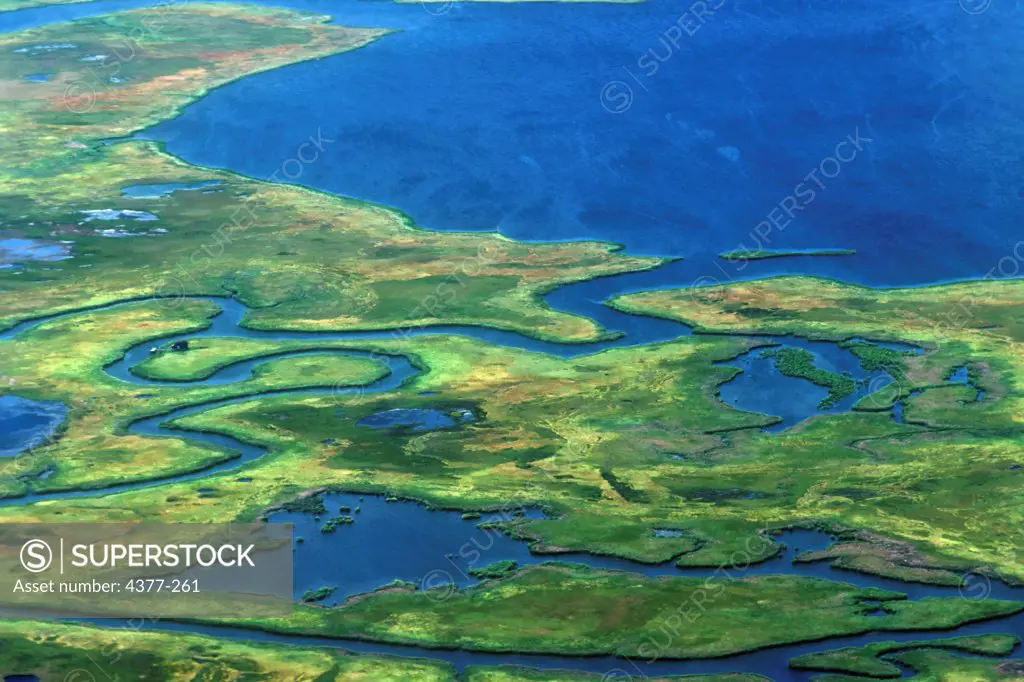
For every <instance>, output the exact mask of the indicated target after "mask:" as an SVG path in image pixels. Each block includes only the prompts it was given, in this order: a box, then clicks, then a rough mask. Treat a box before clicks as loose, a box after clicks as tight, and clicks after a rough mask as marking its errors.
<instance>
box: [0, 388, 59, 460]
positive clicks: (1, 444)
mask: <svg viewBox="0 0 1024 682" xmlns="http://www.w3.org/2000/svg"><path fill="white" fill-rule="evenodd" d="M67 412H68V410H67V407H65V406H64V404H63V403H58V402H43V401H37V400H29V399H28V398H20V397H18V396H13V395H5V396H0V457H14V456H16V455H18V454H20V453H22V452H24V451H25V450H30V449H32V448H34V447H36V446H38V445H41V444H43V443H45V442H46V441H47V440H48V439H49V438H50V437H51V436H52V435H53V433H54V431H55V430H56V429H57V427H58V426H60V424H61V423H62V422H63V421H64V419H65V418H66V417H67Z"/></svg>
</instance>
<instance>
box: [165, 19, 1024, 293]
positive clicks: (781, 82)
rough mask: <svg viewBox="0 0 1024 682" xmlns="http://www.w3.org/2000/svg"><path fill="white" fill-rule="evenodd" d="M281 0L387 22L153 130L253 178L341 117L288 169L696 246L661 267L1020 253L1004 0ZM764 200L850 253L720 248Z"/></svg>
mask: <svg viewBox="0 0 1024 682" xmlns="http://www.w3.org/2000/svg"><path fill="white" fill-rule="evenodd" d="M281 4H286V5H288V6H294V7H305V8H311V9H315V10H317V11H321V12H325V13H330V14H333V15H334V16H335V17H336V18H337V21H339V22H341V23H350V24H353V25H361V26H387V27H394V28H400V29H401V32H400V33H396V34H393V35H390V36H388V37H386V38H384V39H382V40H380V41H379V42H377V43H376V44H374V45H371V46H369V47H367V48H364V49H361V50H357V51H355V52H352V53H348V54H343V55H338V56H335V57H331V58H328V59H324V60H319V61H314V62H310V63H306V64H299V65H295V66H292V67H288V68H284V69H278V70H275V71H270V72H267V73H262V74H258V75H254V76H251V77H248V78H245V79H243V80H241V81H238V82H236V83H233V84H231V85H228V86H226V87H224V88H220V89H218V90H215V91H214V92H212V93H210V94H209V95H207V96H206V97H204V98H203V99H201V100H200V101H198V102H197V103H195V104H193V105H192V106H190V107H188V108H186V109H185V111H184V113H183V115H182V116H180V117H178V118H176V119H174V120H173V121H169V122H166V123H163V124H161V125H159V126H157V127H155V128H153V129H151V130H149V131H147V132H146V133H145V135H146V136H147V137H152V138H155V139H159V140H163V141H166V142H167V143H168V148H169V150H170V151H171V152H173V153H174V154H176V155H179V156H181V157H183V158H185V159H186V160H188V161H192V162H196V163H199V164H203V165H212V166H219V167H226V168H231V169H233V170H237V171H240V172H242V173H246V174H249V175H252V176H255V177H260V178H266V177H268V176H271V175H272V174H273V173H274V172H275V171H280V170H281V168H282V163H283V162H284V161H285V160H287V159H290V158H292V157H294V156H295V153H296V149H297V147H298V145H299V144H301V143H302V142H304V141H306V140H307V139H308V138H309V136H311V135H312V136H314V137H316V136H317V135H318V134H319V135H322V137H324V138H327V139H330V140H333V142H330V143H324V152H323V153H322V154H321V155H320V158H319V159H318V160H317V161H316V162H314V163H311V164H307V165H305V166H303V167H302V169H301V170H300V171H299V172H298V174H297V176H295V177H294V178H293V181H294V182H297V183H301V184H306V185H311V186H314V187H318V188H321V189H325V190H328V191H331V192H335V193H338V194H343V195H348V196H355V197H361V198H366V199H371V200H374V201H378V202H381V203H384V204H388V205H391V206H396V207H398V208H401V209H403V210H404V211H406V212H408V213H410V214H412V215H413V216H414V217H415V218H416V219H417V220H418V221H419V222H420V223H421V224H422V225H424V226H427V227H430V228H435V229H458V230H493V229H498V230H500V231H501V232H502V233H504V234H507V235H509V236H513V237H516V238H520V239H533V240H551V239H575V238H584V237H585V238H597V239H607V240H612V241H616V242H622V243H625V244H626V245H627V246H628V247H629V249H630V250H631V251H633V252H636V253H648V254H663V255H682V256H687V257H690V258H691V260H690V261H689V262H688V263H687V265H686V266H684V267H683V268H681V269H680V268H670V269H666V270H665V271H664V272H662V273H659V274H658V276H657V277H656V279H657V280H658V283H659V284H662V285H664V284H670V283H675V284H690V283H692V282H693V279H694V277H695V275H696V276H701V275H710V276H716V277H719V278H722V279H724V278H725V276H728V277H740V276H749V275H753V274H755V273H761V272H777V271H801V272H804V271H806V272H817V273H822V274H831V275H835V276H838V277H841V278H843V279H848V280H854V281H860V282H868V283H872V284H909V283H921V282H930V281H936V280H942V279H948V278H958V277H959V278H964V277H982V276H984V275H985V274H986V273H988V272H989V271H990V270H991V269H992V268H994V267H997V265H998V264H999V263H1000V259H1001V258H1003V257H1004V256H1009V257H1010V260H1009V261H1003V263H1002V271H1001V272H1002V274H1003V275H1014V274H1016V270H1017V267H1018V265H1019V263H1018V257H1015V256H1014V254H1013V247H1014V244H1015V243H1016V241H1017V232H1018V230H1017V226H1018V221H1017V217H1018V216H1019V215H1020V214H1021V209H1022V208H1024V206H1022V202H1024V189H1022V186H1021V183H1020V181H1019V173H1018V170H1019V164H1020V160H1021V149H1022V141H1024V128H1022V127H1021V126H1020V121H1021V118H1022V116H1024V98H1022V97H1020V92H1021V87H1022V83H1024V72H1021V70H1020V69H1019V64H1020V63H1021V57H1022V50H1024V45H1022V44H1021V42H1020V40H1019V35H1020V32H1021V29H1022V28H1024V10H1022V8H1021V7H1020V6H1019V3H1016V2H1011V1H1009V0H1008V1H1006V2H994V3H992V5H991V7H989V8H988V10H987V11H985V12H983V13H980V14H969V13H967V12H965V11H963V10H962V9H961V7H960V5H959V4H958V3H957V2H955V1H954V0H949V1H944V2H934V1H933V0H928V1H922V0H911V1H909V2H901V3H890V2H882V1H881V0H858V1H856V2H854V1H852V0H847V1H844V0H833V1H830V2H817V1H805V2H796V3H762V2H757V1H751V0H724V2H722V6H721V8H720V9H719V10H718V11H717V12H715V13H714V15H713V16H709V17H706V18H705V22H704V23H703V25H698V28H697V29H696V30H695V29H694V27H693V22H692V20H691V19H688V18H685V17H684V19H683V25H684V26H686V27H687V28H688V29H689V30H690V31H692V32H693V35H687V33H686V32H684V33H683V34H682V37H681V39H680V38H679V37H678V36H676V33H677V32H678V29H672V28H671V27H673V26H677V25H678V24H677V20H679V19H680V16H681V15H682V14H683V13H684V12H685V10H686V8H687V7H688V4H689V3H684V2H664V1H660V0H655V1H653V2H647V3H643V4H631V5H605V4H594V5H579V4H574V3H572V4H559V3H525V4H507V3H498V4H490V5H488V4H483V5H481V4H474V3H465V4H457V5H454V6H450V7H446V6H432V7H431V8H430V9H431V10H433V11H439V12H443V11H444V10H446V9H447V10H448V11H446V12H444V13H442V14H439V15H435V14H431V13H430V12H428V11H426V10H425V9H424V8H423V7H421V6H420V5H417V4H413V5H408V6H400V5H392V4H389V3H357V2H343V3H336V2H326V0H315V1H314V0H293V1H291V2H283V3H281ZM710 4H712V5H713V4H714V3H710ZM673 37H674V40H675V42H677V43H678V46H676V45H674V44H673V43H672V39H673ZM659 60H664V61H659ZM655 66H656V67H657V69H656V70H655V69H654V67H655ZM648 74H649V75H648ZM624 98H625V99H624ZM630 98H631V99H630ZM626 104H628V107H627V106H625V105H626ZM609 109H611V110H612V111H609ZM614 111H618V113H613V112H614ZM851 138H852V139H853V140H854V141H855V142H856V144H850V143H849V141H850V139H851ZM254 139H258V140H260V143H259V144H258V145H254V144H251V141H252V140H254ZM844 140H847V144H845V145H844V146H843V147H842V148H840V149H839V150H838V151H837V145H838V144H839V143H841V142H843V141H844ZM858 140H859V141H858ZM865 140H870V142H868V141H865ZM858 148H859V150H858ZM837 155H838V156H839V157H841V158H843V159H849V160H848V161H825V162H824V163H823V160H824V159H829V158H833V159H835V158H836V157H837ZM851 157H853V158H851ZM289 168H291V169H292V170H291V171H290V172H291V173H292V174H293V175H294V174H295V170H294V169H295V166H294V165H292V166H289ZM815 169H819V170H818V171H816V173H815V175H814V176H812V177H811V178H810V179H808V175H809V174H810V173H811V172H812V171H814V170H815ZM828 176H832V177H828ZM278 177H284V175H283V174H281V173H280V172H279V173H278ZM798 186H799V187H798ZM810 190H813V192H814V196H813V198H810V195H809V194H808V193H807V192H808V191H810ZM788 196H792V197H794V200H795V201H798V202H799V204H800V207H799V208H798V209H794V208H793V204H792V203H789V204H786V206H788V207H789V212H790V213H792V215H793V217H792V219H790V218H789V216H788V215H787V214H786V213H785V212H784V211H782V210H781V209H778V206H779V205H780V203H782V202H784V200H785V199H786V197H788ZM773 219H774V221H775V224H774V225H772V224H771V222H772V220H773ZM763 221H767V222H763ZM759 223H763V224H762V226H761V228H759V229H760V231H761V232H762V233H763V234H767V237H766V238H761V239H760V241H761V245H762V246H765V247H768V248H816V247H843V248H854V249H856V250H857V255H855V256H850V257H843V258H821V257H817V258H816V257H802V258H798V259H793V260H789V259H784V260H785V261H786V262H783V263H779V262H772V263H749V264H747V265H746V266H743V265H740V264H733V265H730V264H724V265H723V263H722V262H719V261H716V260H715V259H714V258H713V255H714V254H715V253H717V252H719V251H723V250H727V249H732V248H735V247H737V246H740V245H743V246H746V247H747V248H753V247H756V246H757V242H756V241H755V240H754V239H752V238H751V237H750V236H749V235H750V233H751V231H752V230H754V229H755V227H756V226H758V224H759ZM1018 253H1019V255H1020V256H1024V248H1018ZM720 267H724V269H725V270H727V271H728V272H727V273H726V274H725V276H723V275H722V274H719V268H720ZM741 270H742V271H741Z"/></svg>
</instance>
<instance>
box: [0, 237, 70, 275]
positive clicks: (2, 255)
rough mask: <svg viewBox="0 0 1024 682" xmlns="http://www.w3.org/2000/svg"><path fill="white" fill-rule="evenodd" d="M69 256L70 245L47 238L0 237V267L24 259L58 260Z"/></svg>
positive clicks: (22, 261)
mask: <svg viewBox="0 0 1024 682" xmlns="http://www.w3.org/2000/svg"><path fill="white" fill-rule="evenodd" d="M68 258H71V246H70V245H69V244H64V243H61V242H55V241H52V240H48V239H28V238H23V237H7V238H4V239H0V268H10V267H14V266H16V265H21V264H22V263H24V262H26V261H44V262H45V261H59V260H66V259H68Z"/></svg>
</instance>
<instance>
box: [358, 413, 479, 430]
mask: <svg viewBox="0 0 1024 682" xmlns="http://www.w3.org/2000/svg"><path fill="white" fill-rule="evenodd" d="M475 420H476V416H475V415H474V414H473V413H472V412H471V411H470V410H467V409H454V410H438V409H433V408H426V409H424V408H399V409H394V410H384V411H382V412H376V413H374V414H371V415H370V416H369V417H363V418H362V419H360V420H359V421H358V422H356V423H357V424H359V425H360V426H369V427H370V428H374V429H392V428H406V429H410V430H412V431H436V430H438V429H450V428H452V427H455V426H459V425H460V424H468V423H469V422H472V421H475Z"/></svg>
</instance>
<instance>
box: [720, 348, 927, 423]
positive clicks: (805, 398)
mask: <svg viewBox="0 0 1024 682" xmlns="http://www.w3.org/2000/svg"><path fill="white" fill-rule="evenodd" d="M766 343H777V344H778V345H777V346H774V347H779V348H800V349H803V350H807V351H809V352H810V353H811V354H812V355H813V356H814V366H815V367H817V368H819V369H823V370H825V371H826V372H831V373H832V374H839V375H847V376H849V377H851V378H852V379H854V381H856V388H855V390H854V392H853V393H851V394H850V395H848V396H846V397H845V398H842V399H840V400H837V401H836V402H835V403H834V404H833V405H830V406H828V407H826V408H821V407H820V403H821V401H822V400H824V399H825V398H826V397H827V396H828V394H829V391H828V389H827V388H825V387H823V386H818V385H817V384H814V383H811V382H810V381H808V380H806V379H802V378H798V377H789V376H785V375H783V374H782V373H781V372H779V370H778V367H777V366H776V362H775V360H774V359H772V358H769V357H766V356H765V354H766V353H767V352H768V349H765V348H755V349H753V350H751V351H749V352H747V353H744V354H743V355H741V356H739V357H738V358H736V359H734V360H730V361H728V362H723V363H719V364H721V365H725V366H727V367H736V368H737V369H739V370H741V373H740V374H738V375H737V376H736V377H735V378H733V379H732V380H730V381H727V382H726V383H724V384H722V385H721V386H719V388H718V395H719V399H720V400H721V401H722V402H724V403H725V404H726V405H729V406H730V407H734V408H736V409H738V410H744V411H747V412H759V413H761V414H765V415H769V416H771V417H775V418H776V420H775V421H773V423H771V424H770V425H768V426H767V427H765V430H766V431H771V432H778V431H783V430H785V429H788V428H790V427H792V426H794V425H796V424H799V423H800V422H802V421H804V420H805V419H807V418H809V417H813V416H815V415H819V414H837V413H840V412H848V411H850V410H851V409H853V406H854V405H856V404H857V401H859V400H860V399H861V398H863V397H864V396H866V395H868V394H869V393H874V392H875V391H879V390H881V389H883V388H885V386H887V385H888V384H890V383H891V382H892V381H893V379H892V377H891V376H889V375H888V374H886V373H885V372H882V371H873V372H868V371H865V370H864V368H863V367H861V365H860V361H859V360H858V358H857V356H855V355H854V354H853V353H851V352H850V351H849V350H848V349H847V348H844V347H841V346H839V345H838V344H835V343H828V342H823V341H808V340H806V339H799V338H795V337H783V338H780V339H774V338H771V337H766ZM878 345H882V346H885V347H887V348H890V349H893V350H905V351H906V350H910V348H911V347H910V346H907V345H905V344H895V343H880V344H878Z"/></svg>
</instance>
